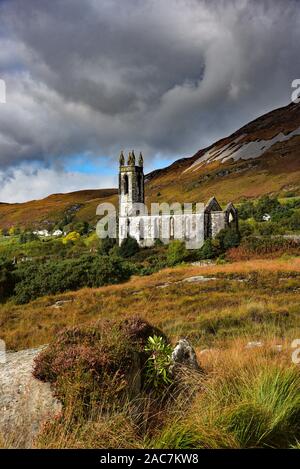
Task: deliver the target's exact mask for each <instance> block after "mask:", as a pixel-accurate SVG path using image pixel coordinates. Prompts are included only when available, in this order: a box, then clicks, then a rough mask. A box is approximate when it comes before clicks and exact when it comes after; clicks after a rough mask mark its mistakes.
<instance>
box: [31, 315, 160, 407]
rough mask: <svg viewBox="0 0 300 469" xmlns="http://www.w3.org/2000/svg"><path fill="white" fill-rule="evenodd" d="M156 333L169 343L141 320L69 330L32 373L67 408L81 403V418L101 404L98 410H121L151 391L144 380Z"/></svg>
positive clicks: (157, 330) (51, 347)
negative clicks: (48, 385)
mask: <svg viewBox="0 0 300 469" xmlns="http://www.w3.org/2000/svg"><path fill="white" fill-rule="evenodd" d="M155 335H159V336H160V337H162V340H164V341H166V342H167V338H166V337H165V335H164V334H163V333H162V332H161V331H160V330H159V329H157V328H156V327H153V326H151V325H150V324H149V323H148V322H147V321H144V320H143V319H141V318H139V317H133V318H129V319H126V320H123V321H112V320H104V321H101V322H97V323H95V324H93V325H89V326H82V327H76V328H70V329H66V330H65V331H63V332H61V333H60V334H59V335H58V336H57V338H56V339H54V341H53V342H52V343H51V344H50V345H49V346H48V347H47V348H46V349H45V350H44V351H42V352H41V354H40V355H39V356H38V357H37V358H36V360H35V368H34V371H33V374H34V376H35V377H36V378H37V379H39V380H41V381H46V382H50V383H51V384H52V386H54V389H55V393H56V395H57V397H58V398H59V399H60V400H61V401H62V403H63V405H64V408H66V407H67V405H68V404H70V401H71V403H72V404H74V400H76V408H74V407H73V412H74V413H75V414H76V415H81V414H82V413H83V414H88V413H89V411H90V406H91V405H92V404H97V403H98V404H101V407H99V411H100V409H103V410H104V411H107V410H108V408H109V407H110V406H114V408H116V407H118V406H120V408H122V402H124V399H126V398H128V397H129V398H130V397H136V393H137V392H140V391H141V390H142V389H144V390H148V391H149V392H151V390H152V387H151V386H148V385H147V381H146V376H145V369H146V368H145V367H146V363H147V361H148V359H149V357H150V355H151V351H148V350H147V348H146V344H147V343H148V338H149V336H155ZM139 373H140V380H139V379H138V376H139ZM138 383H140V385H139V384H138ZM137 387H139V389H137Z"/></svg>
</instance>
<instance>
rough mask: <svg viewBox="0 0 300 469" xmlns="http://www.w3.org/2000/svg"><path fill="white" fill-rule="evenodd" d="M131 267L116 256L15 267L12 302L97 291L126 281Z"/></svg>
mask: <svg viewBox="0 0 300 469" xmlns="http://www.w3.org/2000/svg"><path fill="white" fill-rule="evenodd" d="M131 272H132V267H131V266H130V265H129V264H128V263H124V261H123V260H122V259H120V258H118V257H115V256H109V257H108V256H82V257H80V258H79V259H67V260H61V261H50V262H46V263H45V264H41V263H37V262H27V263H25V264H22V265H20V266H19V267H18V269H17V272H16V276H17V284H16V287H15V301H16V303H18V304H24V303H27V302H29V301H31V300H33V299H35V298H38V297H39V296H44V295H54V294H56V293H62V292H64V291H68V290H78V289H79V288H82V287H100V286H103V285H108V284H113V283H120V282H122V281H125V280H128V279H129V277H130V275H131Z"/></svg>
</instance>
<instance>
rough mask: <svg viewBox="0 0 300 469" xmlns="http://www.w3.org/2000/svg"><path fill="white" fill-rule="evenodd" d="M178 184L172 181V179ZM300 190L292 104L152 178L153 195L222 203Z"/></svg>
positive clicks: (296, 112) (299, 148) (299, 141)
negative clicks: (216, 200) (212, 200)
mask: <svg viewBox="0 0 300 469" xmlns="http://www.w3.org/2000/svg"><path fill="white" fill-rule="evenodd" d="M173 181H176V184H173V185H172V182H173ZM285 191H293V192H295V193H296V194H300V105H299V104H298V105H297V104H290V105H288V106H286V107H283V108H280V109H276V110H275V111H271V112H269V113H268V114H265V115H264V116H261V117H259V118H258V119H255V120H254V121H252V122H250V123H249V124H247V125H245V126H244V127H242V128H241V129H239V130H238V131H236V132H234V133H233V134H232V135H230V136H229V137H226V138H223V139H221V140H219V141H218V142H216V143H214V144H213V145H211V146H210V147H208V148H205V149H203V150H200V151H198V152H197V153H196V154H195V155H194V156H192V157H191V158H184V159H181V160H178V161H176V162H175V163H173V164H172V165H171V166H169V167H168V168H165V169H163V170H159V171H156V172H153V173H152V174H150V175H149V176H148V186H147V192H148V194H149V196H150V199H154V198H158V199H161V200H164V199H166V200H171V199H173V198H174V197H180V200H182V201H186V202H190V201H205V200H206V199H208V198H209V197H210V196H211V195H213V194H214V195H216V196H217V198H218V199H220V201H221V202H224V203H225V202H226V201H228V200H233V201H238V200H240V199H241V198H243V197H257V196H260V195H262V194H266V193H274V194H275V193H276V194H278V193H282V194H284V192H285Z"/></svg>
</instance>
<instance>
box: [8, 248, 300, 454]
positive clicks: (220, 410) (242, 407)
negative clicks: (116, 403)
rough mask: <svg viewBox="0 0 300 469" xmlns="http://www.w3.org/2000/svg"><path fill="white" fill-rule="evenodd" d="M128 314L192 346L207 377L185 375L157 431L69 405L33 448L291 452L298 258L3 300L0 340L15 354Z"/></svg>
mask: <svg viewBox="0 0 300 469" xmlns="http://www.w3.org/2000/svg"><path fill="white" fill-rule="evenodd" d="M199 276H202V277H201V278H200V277H199ZM58 301H59V303H57V302H58ZM133 315H139V316H141V317H143V318H144V319H147V320H148V321H149V322H151V323H152V324H154V325H155V326H158V327H159V328H161V329H162V330H163V331H164V332H165V333H166V334H167V335H168V336H169V338H170V340H171V342H172V343H173V344H175V343H176V341H177V340H178V339H179V338H182V337H186V338H188V339H189V340H190V341H191V343H192V344H193V346H194V347H195V350H196V353H197V357H198V361H199V363H200V364H201V367H202V368H203V370H204V372H205V374H204V376H202V375H201V376H199V375H197V374H195V375H193V373H190V374H189V375H188V376H187V377H186V380H187V383H188V389H189V390H191V392H192V397H191V396H190V395H189V396H187V395H186V393H185V394H184V393H183V394H179V395H176V396H174V399H171V401H172V403H171V404H168V406H167V408H166V407H164V409H163V410H162V409H161V410H160V411H159V412H158V417H157V418H158V423H157V421H156V423H155V426H153V424H151V422H150V421H149V422H150V423H149V425H148V424H147V416H146V414H147V412H148V411H147V412H146V410H145V409H144V408H143V410H141V418H142V420H143V422H144V424H143V425H142V427H141V425H140V424H137V423H136V421H135V419H132V418H131V417H130V412H132V410H130V409H131V407H130V404H129V403H128V406H126V405H125V404H124V407H123V409H122V410H121V411H120V410H118V411H117V412H115V413H114V414H113V415H110V416H108V415H107V413H105V412H102V410H101V409H99V408H97V409H96V411H95V412H93V417H89V418H88V419H86V418H84V417H82V418H79V419H78V418H77V417H76V419H74V417H73V410H72V408H71V409H70V408H68V409H66V411H65V413H64V415H63V417H62V418H60V419H58V420H56V421H55V422H50V423H49V424H48V425H46V427H45V428H44V429H43V432H42V433H41V434H40V435H39V437H38V439H37V440H36V442H35V446H36V447H40V448H53V447H59V448H66V447H69V448H70V447H77V448H78V447H79V448H84V447H89V448H95V447H100V448H107V447H112V448H124V447H126V448H139V447H140V448H141V447H144V448H182V449H184V448H195V447H197V448H220V447H222V448H229V447H230V448H241V447H242V448H245V447H274V448H276V447H291V446H293V447H297V445H298V441H299V440H300V425H299V421H300V419H299V417H300V398H299V386H300V374H299V368H298V366H297V365H295V364H293V363H292V353H293V351H294V350H293V349H292V347H291V344H292V341H293V340H294V339H297V338H300V258H298V257H289V258H287V257H286V258H280V259H270V260H252V261H246V262H235V263H228V264H224V265H204V266H200V265H182V266H179V267H176V268H169V269H165V270H162V271H160V272H158V273H156V274H153V275H151V276H148V277H133V278H132V279H131V280H130V281H128V282H126V283H124V284H120V285H114V286H107V287H102V288H98V289H82V290H80V291H78V292H70V293H66V294H62V295H58V296H53V297H45V298H40V299H38V300H36V301H33V302H31V303H29V304H27V305H23V306H16V305H14V304H13V303H7V304H4V305H2V306H0V324H1V338H2V339H4V340H5V341H6V343H7V347H8V348H9V349H13V350H18V349H23V348H27V347H34V346H37V345H41V344H45V343H48V342H49V341H51V340H52V339H53V337H54V336H55V334H56V333H57V332H59V331H61V330H62V329H63V328H64V327H69V326H82V325H84V324H89V323H92V322H93V321H94V320H99V319H108V318H110V319H120V318H128V317H130V316H133ZM249 342H259V344H258V345H257V344H256V346H255V345H254V346H253V348H252V347H251V346H250V347H249V345H248V346H247V344H249ZM146 402H148V401H146ZM151 402H152V401H151ZM151 402H150V401H149V402H148V404H146V403H145V402H144V405H145V406H146V407H147V405H148V407H149V405H150V404H151V405H153V402H152V403H151ZM73 404H74V403H73ZM74 405H75V404H74ZM145 422H146V423H145ZM2 444H3V446H5V440H4V442H3V443H2Z"/></svg>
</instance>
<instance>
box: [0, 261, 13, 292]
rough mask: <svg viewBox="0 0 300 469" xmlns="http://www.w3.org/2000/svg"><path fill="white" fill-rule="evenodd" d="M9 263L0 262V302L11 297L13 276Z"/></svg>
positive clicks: (11, 266)
mask: <svg viewBox="0 0 300 469" xmlns="http://www.w3.org/2000/svg"><path fill="white" fill-rule="evenodd" d="M13 270H14V269H13V265H12V263H11V262H7V261H5V260H3V261H2V260H0V301H1V300H4V299H5V298H8V297H9V296H11V295H12V293H13V290H14V287H15V276H14V272H13Z"/></svg>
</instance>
